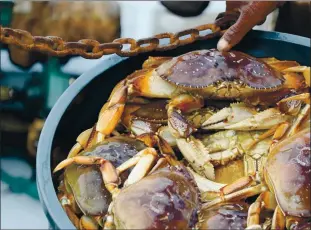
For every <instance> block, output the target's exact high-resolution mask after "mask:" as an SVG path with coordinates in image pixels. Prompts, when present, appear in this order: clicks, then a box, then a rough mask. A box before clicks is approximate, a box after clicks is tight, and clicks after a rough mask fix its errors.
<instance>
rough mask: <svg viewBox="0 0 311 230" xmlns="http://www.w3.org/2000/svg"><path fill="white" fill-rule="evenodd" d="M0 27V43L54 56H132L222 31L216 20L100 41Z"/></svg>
mask: <svg viewBox="0 0 311 230" xmlns="http://www.w3.org/2000/svg"><path fill="white" fill-rule="evenodd" d="M0 29H1V37H0V42H1V43H4V44H8V45H16V46H18V47H21V48H23V49H25V50H29V51H30V50H35V51H40V52H44V53H47V54H49V55H52V56H58V57H64V56H68V55H79V56H82V57H84V58H86V59H98V58H101V57H102V56H103V55H108V54H117V55H119V56H122V57H129V56H135V55H138V54H140V53H145V52H150V51H165V50H171V49H175V48H177V47H179V46H183V45H186V44H190V43H193V42H195V41H197V40H205V39H210V38H215V37H219V36H220V35H222V34H223V31H221V29H220V27H219V26H216V25H215V24H205V25H201V26H197V27H195V28H193V29H187V30H183V31H180V32H178V33H161V34H157V35H155V36H153V37H151V38H145V39H139V40H135V39H132V38H118V39H115V40H114V41H113V42H111V43H103V44H101V43H99V42H98V41H96V40H93V39H82V40H79V41H78V42H66V41H64V40H63V39H62V38H60V37H56V36H46V37H43V36H32V35H31V34H30V33H29V32H27V31H24V30H19V29H11V28H6V27H2V26H1V25H0ZM163 39H169V44H167V45H161V40H163ZM125 45H129V46H130V48H129V49H124V47H125Z"/></svg>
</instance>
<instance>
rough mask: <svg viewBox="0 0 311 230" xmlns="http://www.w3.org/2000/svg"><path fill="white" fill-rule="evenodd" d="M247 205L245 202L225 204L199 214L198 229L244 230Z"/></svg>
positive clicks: (202, 210) (203, 210) (201, 211)
mask: <svg viewBox="0 0 311 230" xmlns="http://www.w3.org/2000/svg"><path fill="white" fill-rule="evenodd" d="M248 208H249V205H248V204H247V203H245V202H241V201H239V202H227V203H223V204H219V205H216V206H214V207H211V208H205V209H204V208H203V209H201V210H200V212H199V222H198V224H197V227H198V229H245V228H246V227H247V212H248Z"/></svg>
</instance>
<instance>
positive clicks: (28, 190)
mask: <svg viewBox="0 0 311 230" xmlns="http://www.w3.org/2000/svg"><path fill="white" fill-rule="evenodd" d="M1 181H3V182H4V183H6V184H8V185H9V188H10V191H11V192H13V193H20V194H22V193H23V194H27V195H28V196H31V197H32V198H34V199H36V200H39V194H38V190H37V185H36V182H35V181H34V180H32V179H25V178H22V177H13V176H11V175H9V174H8V173H6V172H5V171H3V170H1Z"/></svg>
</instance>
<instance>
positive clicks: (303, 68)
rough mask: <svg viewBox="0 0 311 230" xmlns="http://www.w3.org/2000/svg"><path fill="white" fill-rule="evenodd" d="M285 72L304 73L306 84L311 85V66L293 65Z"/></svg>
mask: <svg viewBox="0 0 311 230" xmlns="http://www.w3.org/2000/svg"><path fill="white" fill-rule="evenodd" d="M283 72H284V73H291V72H296V73H302V75H303V76H304V79H305V82H306V84H307V85H308V86H309V87H310V67H307V66H293V67H290V68H287V69H284V70H283Z"/></svg>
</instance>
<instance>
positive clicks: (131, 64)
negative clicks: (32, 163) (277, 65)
mask: <svg viewBox="0 0 311 230" xmlns="http://www.w3.org/2000/svg"><path fill="white" fill-rule="evenodd" d="M217 41H218V39H211V40H206V41H198V42H196V43H194V44H189V45H186V46H183V47H179V48H177V49H175V50H170V51H165V52H151V53H147V54H143V55H139V56H136V57H130V58H122V57H119V56H117V55H112V57H111V58H109V59H107V60H103V61H102V62H101V63H100V64H99V65H97V66H96V68H93V69H92V70H90V71H88V72H86V73H84V74H82V75H81V76H80V77H79V78H78V79H77V80H76V81H75V82H74V83H73V84H72V85H71V86H70V87H69V88H68V89H67V90H66V91H65V92H64V93H63V95H62V96H61V97H60V98H59V99H58V101H57V103H56V104H55V106H54V107H53V109H52V111H51V113H50V114H49V116H48V118H47V120H46V123H45V125H44V128H43V130H42V133H41V137H40V141H39V146H38V153H37V186H38V190H39V195H40V200H41V202H42V206H43V208H44V211H45V213H46V215H47V217H48V220H49V222H50V225H51V228H52V229H74V226H73V224H72V223H71V222H70V220H69V218H68V217H67V215H66V213H65V212H64V210H63V208H62V206H61V205H60V203H59V201H58V199H57V196H56V189H57V181H56V179H57V178H56V177H55V175H52V169H53V168H54V167H55V166H56V164H57V163H58V162H60V161H61V160H63V159H65V158H66V156H67V154H68V151H69V150H70V148H71V147H72V146H73V145H74V144H75V140H76V137H77V136H78V135H79V134H80V133H81V132H82V131H83V130H85V129H88V128H90V127H92V126H93V124H94V122H96V120H97V116H98V113H99V111H100V109H101V107H102V106H103V104H104V103H105V102H106V100H107V99H108V97H109V95H110V93H111V91H112V89H113V87H114V86H115V85H116V84H117V82H119V81H120V80H121V79H123V78H125V77H126V76H127V75H128V74H130V73H132V72H133V71H134V70H137V69H140V68H141V65H142V63H143V62H144V60H146V59H147V58H148V56H176V55H180V54H183V53H185V52H189V51H192V50H198V49H210V48H215V47H216V44H217ZM235 50H240V51H242V52H245V53H248V54H250V55H253V56H255V57H276V58H277V59H281V60H295V61H297V62H298V63H300V64H301V65H308V66H310V61H311V59H310V39H309V38H304V37H299V36H295V35H289V34H283V33H276V32H263V31H251V32H250V33H248V35H247V36H246V37H245V38H244V39H243V41H242V42H241V43H240V44H239V45H238V46H236V47H235ZM56 176H59V175H56Z"/></svg>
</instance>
